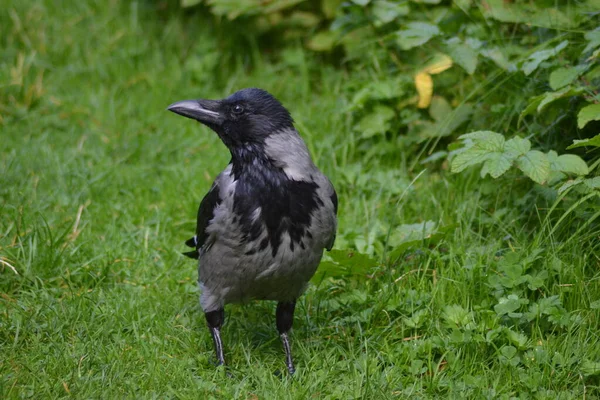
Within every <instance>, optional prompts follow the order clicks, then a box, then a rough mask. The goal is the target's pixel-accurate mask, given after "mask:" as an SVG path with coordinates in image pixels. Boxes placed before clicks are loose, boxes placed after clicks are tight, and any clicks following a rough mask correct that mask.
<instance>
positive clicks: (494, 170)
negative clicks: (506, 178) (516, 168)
mask: <svg viewBox="0 0 600 400" xmlns="http://www.w3.org/2000/svg"><path fill="white" fill-rule="evenodd" d="M511 166H512V159H511V158H509V157H508V156H507V155H506V154H504V153H492V154H490V157H488V159H487V160H486V161H485V162H484V163H483V167H482V168H481V177H482V178H485V176H486V175H487V174H490V176H491V177H492V178H494V179H496V178H498V177H499V176H501V175H502V174H504V173H505V172H506V171H508V169H509V168H510V167H511Z"/></svg>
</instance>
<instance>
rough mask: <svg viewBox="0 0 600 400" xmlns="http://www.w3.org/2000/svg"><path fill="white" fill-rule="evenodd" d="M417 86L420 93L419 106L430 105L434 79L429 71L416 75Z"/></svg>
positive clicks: (425, 106)
mask: <svg viewBox="0 0 600 400" xmlns="http://www.w3.org/2000/svg"><path fill="white" fill-rule="evenodd" d="M415 86H416V88H417V93H419V102H418V103H417V107H418V108H427V107H429V104H430V103H431V97H432V96H433V79H432V78H431V75H429V74H428V73H427V72H419V73H418V74H417V75H415Z"/></svg>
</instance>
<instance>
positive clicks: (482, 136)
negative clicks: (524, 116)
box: [458, 131, 505, 152]
mask: <svg viewBox="0 0 600 400" xmlns="http://www.w3.org/2000/svg"><path fill="white" fill-rule="evenodd" d="M458 138H459V139H462V140H471V141H473V143H474V145H475V146H477V147H478V148H480V149H484V150H487V151H490V152H492V151H503V150H504V142H505V140H504V136H503V135H501V134H500V133H497V132H493V131H475V132H470V133H465V134H464V135H460V136H459V137H458Z"/></svg>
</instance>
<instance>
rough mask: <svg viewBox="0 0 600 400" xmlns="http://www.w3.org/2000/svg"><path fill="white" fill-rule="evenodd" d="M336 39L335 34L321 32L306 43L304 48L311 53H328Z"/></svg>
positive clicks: (325, 31)
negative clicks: (311, 51)
mask: <svg viewBox="0 0 600 400" xmlns="http://www.w3.org/2000/svg"><path fill="white" fill-rule="evenodd" d="M336 38H337V35H336V33H335V32H332V31H327V30H323V31H320V32H317V33H316V34H315V35H313V37H311V38H310V40H309V41H308V42H307V43H306V47H308V48H309V49H311V50H313V51H329V50H331V49H332V48H333V46H335V42H336Z"/></svg>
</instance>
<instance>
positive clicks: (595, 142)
mask: <svg viewBox="0 0 600 400" xmlns="http://www.w3.org/2000/svg"><path fill="white" fill-rule="evenodd" d="M583 146H592V147H600V134H598V135H596V136H594V137H593V138H589V139H582V140H573V144H572V145H570V146H569V147H567V150H570V149H574V148H577V147H583Z"/></svg>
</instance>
